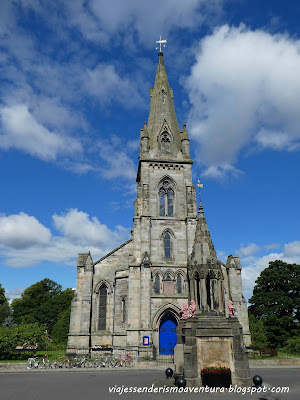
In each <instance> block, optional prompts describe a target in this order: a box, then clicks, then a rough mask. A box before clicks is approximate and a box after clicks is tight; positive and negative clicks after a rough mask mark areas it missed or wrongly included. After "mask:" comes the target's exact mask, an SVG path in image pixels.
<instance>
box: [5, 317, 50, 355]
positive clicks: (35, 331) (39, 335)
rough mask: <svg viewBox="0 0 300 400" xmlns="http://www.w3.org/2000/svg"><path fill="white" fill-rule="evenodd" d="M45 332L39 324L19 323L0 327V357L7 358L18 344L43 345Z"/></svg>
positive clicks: (46, 338) (46, 339)
mask: <svg viewBox="0 0 300 400" xmlns="http://www.w3.org/2000/svg"><path fill="white" fill-rule="evenodd" d="M47 341H48V337H47V334H46V333H45V330H43V329H42V328H41V327H40V326H39V324H37V323H34V324H20V325H14V326H11V327H2V328H0V358H1V359H8V358H9V357H10V354H11V353H13V352H14V351H15V348H16V347H17V346H18V345H22V344H24V343H29V344H34V343H38V344H39V345H40V346H42V345H45V344H46V343H47Z"/></svg>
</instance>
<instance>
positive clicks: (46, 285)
mask: <svg viewBox="0 0 300 400" xmlns="http://www.w3.org/2000/svg"><path fill="white" fill-rule="evenodd" d="M73 297H74V291H73V290H72V289H66V290H64V291H63V290H62V287H61V285H59V284H58V283H56V282H54V281H52V280H50V279H48V278H46V279H43V280H42V281H40V282H37V283H35V284H34V285H31V286H30V287H28V288H27V289H26V290H24V292H23V294H22V297H21V298H20V299H15V300H13V302H12V308H13V317H14V320H15V321H16V322H17V323H19V324H20V323H35V322H37V323H39V324H42V325H43V326H44V327H45V328H46V329H47V330H48V332H49V334H50V336H51V333H52V330H53V327H54V325H55V324H56V323H57V321H58V319H59V316H60V315H61V314H62V313H63V312H64V311H65V310H67V309H68V308H69V307H70V304H71V300H72V298H73Z"/></svg>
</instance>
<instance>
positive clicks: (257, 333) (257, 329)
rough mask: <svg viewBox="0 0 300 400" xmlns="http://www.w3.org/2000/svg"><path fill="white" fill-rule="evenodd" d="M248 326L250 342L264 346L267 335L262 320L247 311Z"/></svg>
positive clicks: (257, 345) (259, 346)
mask: <svg viewBox="0 0 300 400" xmlns="http://www.w3.org/2000/svg"><path fill="white" fill-rule="evenodd" d="M249 327H250V333H251V341H252V344H253V345H254V346H255V347H258V348H262V347H266V346H267V344H268V343H267V336H266V330H265V327H264V324H263V322H262V320H261V319H259V318H255V317H254V315H252V314H250V313H249Z"/></svg>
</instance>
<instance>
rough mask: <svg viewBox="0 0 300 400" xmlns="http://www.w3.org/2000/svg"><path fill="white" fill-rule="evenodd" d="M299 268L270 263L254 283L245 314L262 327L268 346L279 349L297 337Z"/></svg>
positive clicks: (277, 261) (297, 266)
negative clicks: (261, 324) (247, 311)
mask: <svg viewBox="0 0 300 400" xmlns="http://www.w3.org/2000/svg"><path fill="white" fill-rule="evenodd" d="M299 291H300V265H296V264H287V263H285V262H283V261H279V260H276V261H271V262H270V263H269V267H267V268H266V269H265V270H263V271H262V272H261V274H260V276H259V277H258V278H257V280H256V286H255V287H254V290H253V296H252V297H251V299H250V300H249V302H250V303H251V306H250V307H249V311H250V312H251V314H252V315H253V316H254V317H255V319H256V320H258V319H260V320H261V321H262V323H263V326H264V327H265V331H266V337H267V342H268V346H269V347H278V346H279V347H281V346H283V345H284V343H285V342H287V340H288V339H289V338H290V337H292V336H295V335H296V334H297V330H298V329H297V322H298V321H299V315H300V314H299V313H300V311H299V305H300V298H299Z"/></svg>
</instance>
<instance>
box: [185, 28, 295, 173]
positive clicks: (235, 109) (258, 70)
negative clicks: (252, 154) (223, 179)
mask: <svg viewBox="0 0 300 400" xmlns="http://www.w3.org/2000/svg"><path fill="white" fill-rule="evenodd" d="M195 55H196V62H195V64H194V66H193V67H192V70H191V74H190V76H189V78H188V79H187V87H188V90H189V98H190V103H191V105H192V108H191V112H190V114H189V126H190V132H191V135H192V137H193V138H194V140H196V142H197V143H198V144H199V148H198V149H197V152H195V154H196V155H197V158H198V162H200V163H201V164H202V165H205V166H206V167H207V169H206V175H210V176H213V177H219V176H222V175H224V173H228V172H231V169H232V168H234V167H233V164H234V163H235V162H236V161H237V159H238V156H239V154H240V152H241V150H242V149H245V148H247V147H248V148H249V146H252V147H255V148H256V149H265V148H269V149H272V150H286V151H294V150H296V149H298V146H299V139H300V131H299V124H300V114H299V111H298V104H299V102H300V76H299V73H298V71H299V69H300V41H299V40H295V39H293V38H290V37H288V36H287V35H271V34H269V33H266V32H264V31H261V30H256V31H251V30H249V29H247V28H246V27H245V26H243V25H241V26H240V27H238V28H235V27H229V26H228V25H224V26H222V27H219V28H218V29H216V30H215V31H214V32H213V34H212V35H210V36H207V37H205V38H204V39H203V40H202V41H201V43H200V46H199V48H198V49H196V51H195ZM233 171H234V173H235V172H236V170H234V169H233Z"/></svg>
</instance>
